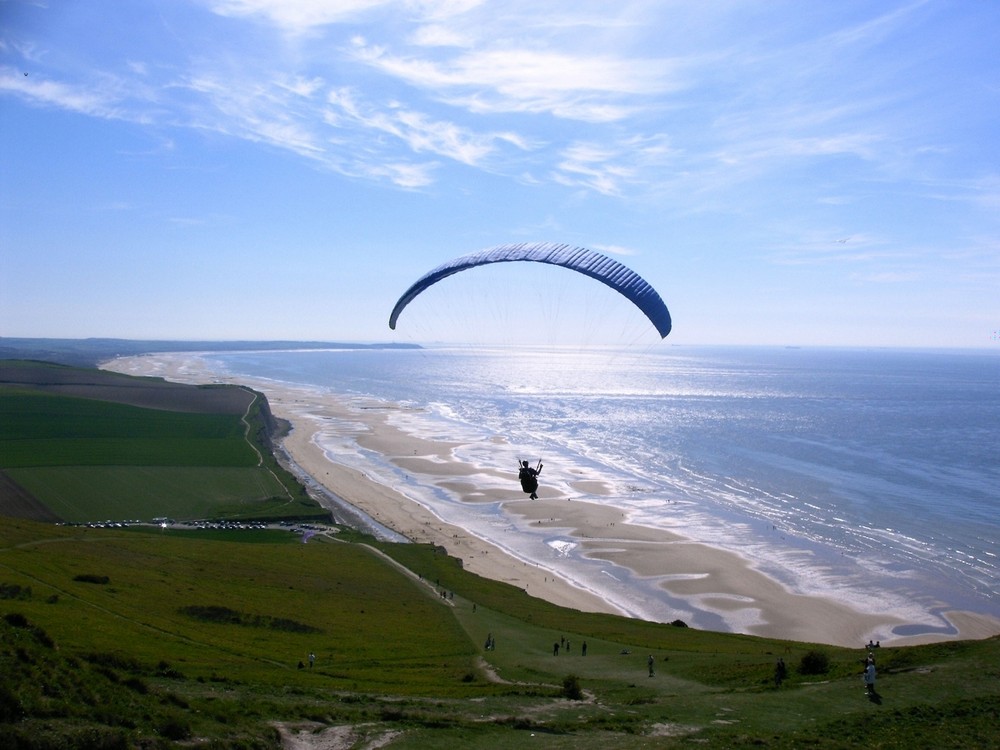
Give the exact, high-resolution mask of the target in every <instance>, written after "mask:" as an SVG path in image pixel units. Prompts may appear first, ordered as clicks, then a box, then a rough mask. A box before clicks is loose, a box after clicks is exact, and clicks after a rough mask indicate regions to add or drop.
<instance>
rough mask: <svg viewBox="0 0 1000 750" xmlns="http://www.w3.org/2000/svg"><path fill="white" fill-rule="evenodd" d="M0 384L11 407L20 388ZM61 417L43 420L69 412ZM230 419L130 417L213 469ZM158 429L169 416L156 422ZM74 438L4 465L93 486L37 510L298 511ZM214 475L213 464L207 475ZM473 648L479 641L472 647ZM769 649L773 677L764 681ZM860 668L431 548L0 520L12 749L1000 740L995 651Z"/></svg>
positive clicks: (7, 437) (342, 532) (7, 725)
mask: <svg viewBox="0 0 1000 750" xmlns="http://www.w3.org/2000/svg"><path fill="white" fill-rule="evenodd" d="M14 390H15V391H17V393H16V394H15V395H14V396H13V397H11V396H10V394H9V393H6V392H5V393H4V394H3V398H4V399H7V398H13V399H14V400H19V399H20V398H21V397H22V396H23V395H24V391H25V390H30V389H25V388H22V387H20V386H18V387H17V388H14ZM49 395H51V394H49ZM174 397H176V394H173V395H172V398H174ZM73 398H76V397H73ZM30 403H35V404H42V403H45V402H44V400H41V401H32V402H30ZM23 406H24V404H23V403H22V404H20V405H19V406H18V407H17V408H22V407H23ZM50 406H51V402H50ZM57 406H59V407H60V408H59V409H56V410H55V411H52V410H50V411H49V412H47V414H48V415H49V416H47V417H46V418H45V420H44V421H46V422H48V427H47V428H46V429H51V428H53V426H54V425H56V424H57V423H58V422H59V420H60V419H61V417H59V414H61V413H68V412H65V409H64V407H66V406H67V405H66V404H57ZM7 407H9V404H8V405H7ZM87 408H91V409H93V408H99V407H98V406H96V405H94V404H90V405H88V407H87ZM71 411H72V410H70V412H71ZM232 411H233V414H232V415H231V416H233V417H234V418H235V419H236V423H235V424H236V426H233V425H232V424H231V425H230V426H229V427H225V426H224V425H223V424H222V421H220V422H219V423H218V424H216V426H215V427H213V428H211V429H212V430H214V432H213V433H212V435H214V436H209V435H204V434H202V433H200V432H198V431H199V430H201V429H205V427H204V425H200V426H198V427H193V426H192V425H191V424H188V425H187V426H186V427H183V428H182V427H179V426H178V427H176V429H177V430H178V432H177V433H175V434H173V435H171V436H169V438H168V436H167V434H166V433H167V432H169V429H173V428H169V429H168V428H166V427H165V428H164V430H163V432H162V433H158V432H157V431H156V430H149V429H148V428H149V426H150V424H152V422H150V423H147V424H145V425H142V424H141V423H142V422H143V420H142V418H141V415H140V417H139V418H137V419H138V422H139V423H140V424H132V425H131V426H130V427H129V429H131V430H134V431H135V435H136V437H135V439H136V440H137V441H143V440H150V441H152V442H153V443H155V442H156V441H157V440H158V437H159V436H160V434H162V435H163V437H164V439H167V440H168V443H167V444H164V447H163V451H164V452H166V451H167V450H168V447H167V446H168V444H169V443H170V442H172V441H174V440H181V441H183V439H184V432H183V431H184V430H186V429H190V430H192V436H196V435H199V434H201V435H202V437H201V438H197V439H205V440H216V439H217V440H221V441H228V440H231V441H233V443H234V445H233V446H230V447H229V448H226V449H221V448H220V450H219V451H218V453H217V454H215V455H218V456H231V457H234V458H235V457H236V456H239V455H241V454H240V452H239V451H238V450H236V449H235V444H238V443H239V442H240V441H241V440H242V441H244V442H246V440H248V439H250V440H251V442H253V439H252V438H248V435H252V434H255V432H254V430H247V429H246V428H245V426H243V427H241V426H240V425H241V424H242V422H241V419H242V414H243V412H241V411H240V410H239V409H235V408H234V409H233V410H232ZM6 413H11V412H10V411H8V412H6ZM28 413H29V412H22V414H24V415H26V414H28ZM76 416H79V412H77V413H76ZM133 416H134V415H133ZM161 418H164V419H166V422H159V424H161V425H162V424H169V423H170V419H169V418H167V417H166V416H165V415H157V416H155V417H150V419H151V420H159V419H161ZM74 419H75V417H74ZM72 421H73V419H70V420H69V421H68V422H67V424H70V423H71V422H72ZM84 421H85V420H84ZM181 421H183V420H181ZM31 422H32V420H31V419H30V418H28V417H23V418H22V430H21V432H20V433H19V432H18V431H16V430H12V429H10V428H9V426H6V425H5V426H4V427H3V428H2V429H3V440H2V442H0V445H2V446H3V450H4V452H3V453H2V454H0V455H2V456H4V461H7V460H8V459H7V457H8V456H15V455H22V456H23V455H24V453H23V452H18V450H14V449H11V450H10V452H7V449H8V446H9V444H10V443H12V442H15V441H16V440H18V439H19V437H18V435H19V434H24V435H30V437H28V438H26V439H30V440H35V441H37V440H42V442H44V441H45V440H44V438H42V437H41V436H40V435H39V434H38V430H37V429H36V428H35V427H33V426H32V425H31ZM125 422H126V423H127V422H128V420H127V419H126V420H125ZM173 424H175V425H178V424H180V423H179V422H176V423H173ZM199 424H200V423H199ZM75 429H82V430H84V431H86V430H88V429H90V428H89V427H88V426H86V425H82V426H81V425H79V422H78V428H75ZM69 432H70V430H69V428H68V427H67V428H65V429H61V430H60V429H55V430H53V431H52V432H51V436H50V438H49V439H50V440H51V441H53V443H59V442H61V441H62V440H64V439H66V440H71V441H75V440H78V439H79V438H80V436H79V435H78V436H76V437H68V434H69ZM143 435H145V436H143ZM83 437H84V439H86V435H84V436H83ZM107 437H108V438H109V439H113V438H114V436H113V435H108V436H107ZM95 439H99V438H96V437H95ZM254 444H255V445H264V446H266V441H263V442H260V443H254ZM68 445H69V444H68V443H67V444H66V445H63V446H62V447H61V448H59V449H57V448H56V447H55V445H48V446H42V448H44V451H47V453H45V455H48V456H49V458H48V459H46V461H47V462H48V463H46V462H45V461H43V462H41V464H40V465H35V466H26V465H22V466H17V467H8V465H7V464H6V463H3V464H0V468H2V469H3V471H4V473H5V474H8V475H9V476H16V477H24V476H25V475H24V474H20V473H18V472H30V471H38V472H41V473H42V474H45V473H46V472H47V473H48V474H49V477H50V478H49V479H48V480H46V481H47V482H48V484H50V485H53V486H54V485H55V484H58V482H57V481H56V480H55V479H53V478H52V477H54V476H55V475H57V474H58V473H59V472H60V471H63V470H65V471H75V472H78V473H77V474H76V477H77V478H78V479H81V478H83V477H84V476H85V474H86V472H87V471H91V472H94V474H93V476H92V478H91V479H92V481H88V482H86V483H82V484H81V485H80V489H79V492H78V494H74V490H73V487H74V484H73V481H70V480H67V481H65V482H64V483H63V484H62V485H61V489H60V490H59V492H58V493H56V492H54V491H53V492H52V494H49V495H45V496H44V497H45V498H51V497H54V496H55V495H57V494H60V493H63V494H67V497H68V498H69V500H68V501H64V505H65V504H66V503H67V502H68V503H71V504H72V507H73V512H74V513H76V514H77V516H76V517H77V518H81V519H82V518H84V517H86V516H88V514H91V515H90V520H95V519H100V518H102V517H105V516H108V515H112V514H110V513H106V511H108V510H110V509H111V506H109V505H107V504H102V503H104V502H106V501H103V500H101V499H100V498H99V496H100V494H101V493H100V489H101V487H102V486H103V487H106V488H111V487H112V486H114V485H115V483H119V484H120V485H121V488H122V494H120V495H119V497H120V498H121V499H120V502H121V503H123V504H122V505H121V506H120V508H121V510H122V511H123V512H125V511H128V512H127V513H126V516H128V517H140V518H142V517H144V513H143V512H141V511H142V508H143V507H144V506H142V505H141V503H140V500H139V498H140V497H142V494H141V491H142V489H143V488H144V487H145V488H146V490H147V491H149V488H150V487H151V486H152V485H158V484H160V483H161V482H165V481H166V480H165V478H166V477H167V476H168V474H167V473H158V472H169V471H174V472H176V474H175V475H174V480H173V483H172V484H171V483H166V484H165V486H164V487H163V488H158V489H157V493H158V495H157V496H158V499H157V503H160V504H161V505H160V506H159V508H160V510H161V511H162V512H163V514H164V515H171V516H175V517H184V516H185V514H186V513H192V514H194V515H193V516H191V517H195V516H199V517H200V514H198V512H197V508H198V506H197V505H196V504H194V501H193V500H192V498H193V497H195V495H196V493H195V492H194V490H191V489H190V488H189V489H187V490H185V489H184V487H185V486H186V485H191V484H195V485H201V484H203V483H206V484H207V483H211V482H217V486H215V488H214V489H213V490H212V491H211V492H208V493H207V495H208V496H210V497H211V498H214V500H206V501H205V502H206V505H205V506H204V507H206V508H209V509H214V510H215V511H217V512H218V511H220V510H223V509H225V510H226V511H227V512H232V513H237V514H238V512H239V509H240V507H241V503H242V507H243V508H244V510H245V511H246V515H248V516H250V515H255V514H259V513H260V511H261V510H262V509H264V508H266V509H269V511H268V512H271V511H274V512H275V513H277V509H278V508H279V507H281V505H282V504H283V503H284V504H285V505H286V506H287V503H288V502H292V504H293V505H294V506H297V507H301V508H303V509H305V508H306V506H304V505H301V504H300V503H301V501H300V500H299V499H297V498H298V496H297V495H296V490H295V489H294V488H293V487H291V486H290V485H288V484H286V483H285V482H284V481H281V480H279V481H278V482H277V485H276V486H275V488H274V489H275V492H274V495H275V497H278V496H279V495H280V491H282V490H284V491H286V492H287V493H288V494H290V495H291V496H292V498H293V500H292V501H289V500H288V499H287V498H286V499H285V500H283V501H282V500H277V499H265V500H260V499H253V498H252V497H251V496H254V497H256V496H255V495H254V493H253V492H252V491H251V492H250V494H249V495H247V494H244V493H245V492H246V491H247V490H246V488H243V487H242V485H241V484H240V482H241V481H242V480H240V479H238V478H237V477H238V476H239V474H238V472H241V471H249V470H253V469H261V468H262V466H265V465H266V466H270V464H269V463H268V461H266V460H265V461H264V463H263V464H262V466H256V465H255V460H256V459H255V458H251V459H250V460H249V462H248V463H249V464H250V465H228V464H223V465H217V466H213V465H204V464H203V465H191V466H188V465H170V463H169V462H167V461H161V462H160V463H155V462H154V463H151V464H146V463H141V464H126V463H123V464H122V465H121V466H120V467H118V468H116V465H114V464H110V463H104V464H101V463H92V464H90V465H76V464H58V463H57V462H55V458H58V457H59V456H62V455H74V452H73V451H71V450H69V448H68V447H67V446H68ZM42 448H40V450H41V449H42ZM146 449H149V446H147V448H146ZM146 449H143V450H146ZM135 451H136V452H137V453H139V452H140V449H139V448H136V449H135ZM96 452H97V451H96V449H95V453H96ZM251 452H252V451H251ZM76 455H79V454H76ZM174 455H175V456H176V457H178V458H180V457H181V456H183V455H185V454H184V452H183V450H179V451H178V452H177V453H175V454H174ZM182 460H186V459H182ZM22 463H24V461H23V460H22ZM84 469H85V470H86V471H83V470H84ZM145 469H148V470H149V471H150V472H152V473H149V474H146V475H145V477H144V478H143V477H141V476H139V475H138V474H136V473H134V472H139V471H140V470H145ZM224 470H225V471H231V472H233V474H232V475H231V476H230V481H231V482H232V484H227V482H226V480H225V473H224ZM118 471H121V472H123V473H124V476H122V477H117V478H116V476H115V474H116V473H117V472H118ZM213 471H219V472H222V473H220V474H218V475H217V476H216V478H215V479H213V480H210V479H209V478H208V477H209V474H210V473H211V472H213ZM202 472H205V473H202ZM276 476H277V472H276ZM81 481H82V479H81ZM17 484H18V486H20V488H21V490H20V494H18V493H13V494H11V492H13V491H11V492H8V494H7V495H5V496H3V497H4V498H5V500H4V502H7V504H5V505H3V506H0V507H2V508H5V509H6V508H9V507H14V506H17V507H21V508H27V507H29V506H30V503H29V502H28V501H27V500H25V497H26V495H25V493H26V491H25V489H24V488H25V487H27V486H28V485H27V484H22V483H21V482H20V480H18V482H17ZM84 485H86V486H84ZM41 486H42V485H41V484H35V485H32V487H41ZM127 487H130V488H131V493H132V494H129V493H127V492H125V491H124V489H125V488H127ZM45 491H46V492H48V490H45ZM39 492H42V490H39ZM109 492H110V490H109ZM115 492H117V490H116V491H115ZM227 493H228V495H227ZM111 494H114V493H111ZM224 496H225V497H228V498H229V499H224ZM128 497H132V498H133V500H132V502H133V505H131V506H130V505H128V500H127V499H128ZM11 498H14V499H11ZM34 500H35V502H36V503H38V504H42V503H47V502H49V501H50V500H49V499H43V497H42V496H41V495H40V496H38V497H35V498H34ZM18 503H20V504H18ZM171 503H174V504H173V505H171ZM59 507H63V506H59ZM66 507H68V505H66ZM275 517H277V516H275ZM490 636H491V637H492V641H493V643H494V644H495V647H494V648H492V649H487V648H485V644H486V641H487V638H488V637H490ZM584 642H586V645H587V651H586V655H584V654H583V644H584ZM554 643H560V644H561V648H560V651H559V655H554V654H553V645H554ZM310 653H312V654H314V655H315V662H314V663H313V664H312V665H310V659H309V655H310ZM649 656H652V657H653V665H654V669H653V674H652V675H650V674H649V670H648V666H647V659H648V657H649ZM779 657H780V658H783V659H784V661H785V662H786V663H787V664H788V667H789V669H788V676H787V679H786V680H785V681H784V682H783V684H781V685H780V686H776V685H775V682H774V678H773V676H774V665H775V661H776V660H777V659H778V658H779ZM863 657H864V653H863V651H862V650H861V649H853V650H852V649H843V648H836V647H831V646H825V645H822V644H809V643H799V642H789V641H780V640H773V639H764V638H756V637H750V636H742V635H732V634H721V633H712V632H706V631H699V630H695V629H693V628H688V627H684V626H683V623H676V624H663V623H649V622H642V621H637V620H631V619H628V618H623V617H615V616H610V615H598V614H590V613H582V612H578V611H575V610H569V609H565V608H561V607H557V606H554V605H551V604H549V603H547V602H545V601H542V600H539V599H536V598H533V597H530V596H528V595H527V594H526V593H524V592H523V591H522V590H520V589H517V588H515V587H512V586H509V585H507V584H503V583H499V582H496V581H491V580H487V579H483V578H479V577H477V576H475V575H472V574H470V573H468V572H467V571H465V570H464V569H463V568H462V565H461V563H460V561H459V560H457V559H456V558H453V557H450V556H449V555H448V554H447V551H446V550H443V549H441V548H435V547H431V546H427V545H416V544H389V543H383V542H378V541H376V540H375V539H372V538H370V537H367V536H365V535H363V534H360V533H358V532H356V531H352V530H350V529H346V528H340V529H337V528H335V527H332V526H324V527H323V530H322V531H320V532H319V533H317V534H316V535H314V536H312V537H311V538H310V539H309V540H308V542H307V543H302V537H301V535H299V534H293V533H289V532H288V531H285V530H278V529H264V530H252V529H239V530H218V529H216V530H210V531H209V530H206V531H198V530H194V529H180V528H157V527H153V526H133V527H128V528H89V527H86V526H74V525H58V524H53V523H44V522H41V521H38V520H32V519H31V518H25V517H20V518H15V517H11V516H10V515H8V517H6V518H3V519H2V521H0V675H2V679H0V747H4V748H104V747H107V748H125V747H142V748H161V747H162V748H166V747H209V748H278V747H282V742H284V743H285V744H284V746H285V747H299V748H309V747H315V748H376V747H391V748H442V749H443V748H456V747H461V748H484V749H485V748H499V749H513V748H518V750H521V748H523V747H524V746H525V745H527V744H530V743H537V744H538V746H540V747H545V748H574V750H588V749H590V748H594V749H597V748H600V750H607V749H608V748H624V749H625V750H630V749H631V748H651V747H656V748H661V747H663V748H671V747H678V748H680V747H710V748H742V747H769V748H805V747H807V748H849V747H873V748H900V749H902V748H906V749H907V750H912V749H913V748H989V747H998V746H1000V740H998V736H1000V735H998V733H997V730H996V727H997V726H1000V680H998V678H1000V638H992V639H988V640H983V641H963V642H948V643H940V644H935V645H927V646H916V647H908V648H881V649H878V651H877V652H876V657H877V662H878V668H879V679H878V691H877V695H876V696H875V697H874V698H872V699H870V698H868V697H867V696H866V695H865V694H864V687H863V685H862V681H861V662H862V659H863Z"/></svg>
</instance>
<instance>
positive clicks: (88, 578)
mask: <svg viewBox="0 0 1000 750" xmlns="http://www.w3.org/2000/svg"><path fill="white" fill-rule="evenodd" d="M73 580H74V581H79V582H80V583H97V584H100V585H101V586H107V585H108V584H109V583H111V579H110V578H108V577H107V576H98V575H94V574H92V573H81V574H80V575H78V576H73Z"/></svg>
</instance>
